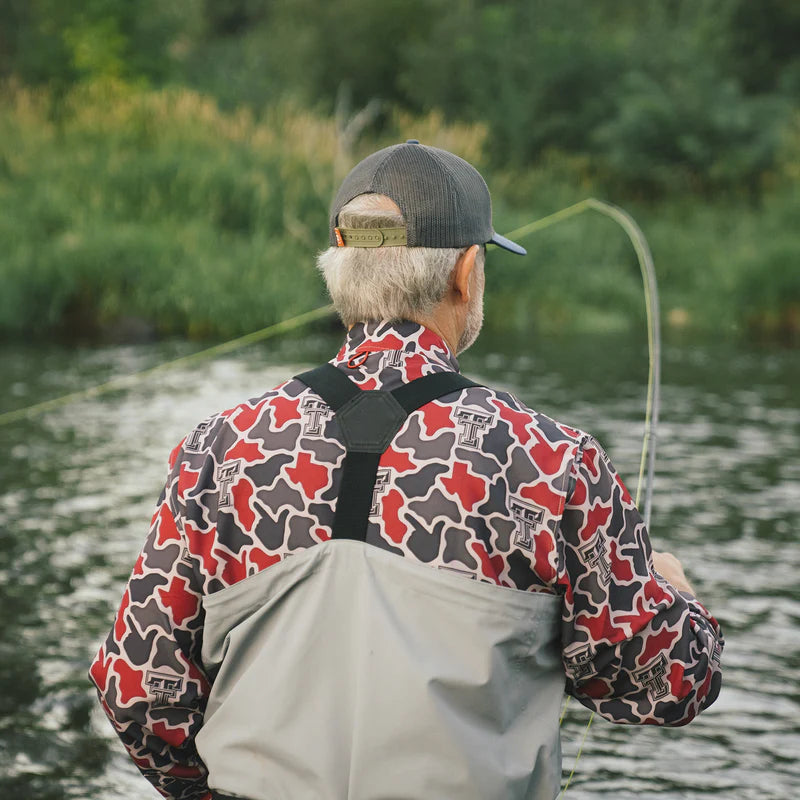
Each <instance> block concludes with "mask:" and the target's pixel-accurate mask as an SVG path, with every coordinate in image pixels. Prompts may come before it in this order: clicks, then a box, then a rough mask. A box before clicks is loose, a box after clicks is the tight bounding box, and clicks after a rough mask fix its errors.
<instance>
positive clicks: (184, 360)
mask: <svg viewBox="0 0 800 800" xmlns="http://www.w3.org/2000/svg"><path fill="white" fill-rule="evenodd" d="M333 311H334V309H333V306H332V305H326V306H320V307H319V308H315V309H312V310H311V311H306V312H305V313H303V314H298V315H297V316H295V317H290V318H289V319H285V320H282V321H281V322H276V323H275V324H274V325H268V326H267V327H266V328H261V329H260V330H257V331H253V332H252V333H247V334H245V335H244V336H239V337H238V338H236V339H230V340H229V341H227V342H222V343H221V344H217V345H214V346H213V347H208V348H206V349H205V350H198V351H197V352H196V353H191V354H190V355H188V356H181V357H180V358H175V359H173V360H172V361H165V362H163V363H161V364H157V365H156V366H155V367H150V368H149V369H145V370H142V371H141V372H132V373H131V374H129V375H121V376H120V377H118V378H112V379H111V380H110V381H106V382H105V383H101V384H99V385H98V386H90V387H89V388H88V389H81V390H80V391H77V392H72V393H70V394H65V395H62V396H61V397H54V398H53V399H52V400H44V401H43V402H41V403H36V404H35V405H32V406H27V407H26V408H18V409H16V410H14V411H6V412H5V413H4V414H0V426H2V425H8V424H9V423H11V422H17V421H18V420H21V419H25V418H26V417H32V416H35V415H36V414H40V413H42V412H43V411H52V410H53V409H55V408H60V407H61V406H66V405H69V404H70V403H75V402H77V401H78V400H88V399H90V398H92V397H98V396H99V395H102V394H107V393H108V392H113V391H116V390H117V389H125V388H127V387H129V386H132V385H134V384H136V383H138V382H139V381H140V380H143V379H144V378H149V377H150V376H151V375H154V374H155V373H157V372H162V371H163V370H167V369H172V368H173V367H183V366H186V365H187V364H194V363H195V362H198V361H203V360H205V359H207V358H215V357H216V356H221V355H223V354H224V353H232V352H233V351H234V350H238V349H239V348H241V347H245V346H246V345H248V344H253V343H254V342H262V341H264V340H265V339H271V338H272V337H273V336H278V334H281V333H288V332H289V331H293V330H296V329H297V328H301V327H303V326H304V325H307V324H308V323H309V322H313V321H314V320H317V319H321V318H322V317H327V316H329V315H330V314H332V313H333Z"/></svg>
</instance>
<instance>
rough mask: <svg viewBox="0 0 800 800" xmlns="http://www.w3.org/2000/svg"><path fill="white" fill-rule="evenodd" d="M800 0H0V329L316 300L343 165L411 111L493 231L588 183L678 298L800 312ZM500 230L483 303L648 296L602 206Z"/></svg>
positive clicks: (501, 305) (671, 309)
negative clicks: (507, 241)
mask: <svg viewBox="0 0 800 800" xmlns="http://www.w3.org/2000/svg"><path fill="white" fill-rule="evenodd" d="M798 41H800V4H798V3H797V2H796V0H762V2H759V3H752V2H747V0H662V2H659V3H635V2H619V1H618V0H595V2H592V3H587V2H582V1H581V0H506V2H502V3H501V2H487V1H486V0H447V2H445V0H383V1H382V2H380V3H376V2H371V1H369V0H327V2H324V3H323V2H321V0H181V2H177V3H161V2H156V0H140V2H137V3H130V2H127V0H0V81H2V84H0V279H2V285H3V291H2V293H0V335H3V336H5V337H14V336H21V335H24V336H30V335H40V336H49V337H53V336H57V335H63V334H71V335H74V334H79V335H88V336H97V335H101V336H102V335H106V336H107V335H121V334H124V333H125V331H129V332H130V331H133V333H134V334H135V335H165V334H188V335H189V336H193V337H219V336H229V335H234V334H237V333H241V332H246V331H249V330H252V329H254V328H258V327H261V326H263V325H266V324H269V323H270V322H273V321H275V320H276V319H279V318H282V317H285V316H288V315H290V314H292V313H296V312H300V311H303V310H306V309H308V308H310V307H312V306H314V305H315V304H319V303H321V302H323V300H324V290H323V287H322V284H321V281H320V280H319V278H317V276H316V274H315V270H314V266H313V255H314V253H315V252H316V251H318V250H319V249H320V248H322V247H325V246H326V243H327V224H326V217H327V207H328V203H329V200H330V197H331V195H332V192H333V190H334V188H335V186H336V183H337V181H338V180H340V179H341V177H342V176H343V174H344V173H345V172H346V171H347V169H348V168H349V167H350V166H351V165H352V164H353V163H355V161H356V160H358V158H360V157H361V156H363V155H365V154H367V153H368V152H370V151H372V150H373V149H375V148H376V147H379V146H383V145H385V144H389V143H392V142H394V141H398V140H403V139H405V138H408V137H416V138H419V139H420V140H421V141H423V142H424V143H428V144H434V145H438V146H442V147H446V148H448V149H451V150H453V151H455V152H457V153H459V154H460V155H462V156H464V157H465V158H467V159H469V160H471V161H472V162H473V163H475V164H476V165H477V166H478V167H479V168H480V169H481V170H482V171H483V172H484V174H485V176H486V177H487V180H488V182H489V184H490V187H491V188H492V191H493V197H494V201H495V217H496V220H495V225H496V227H497V229H498V230H499V231H501V232H507V231H509V230H511V229H512V228H513V227H515V226H517V225H520V224H524V223H526V222H528V221H530V220H531V219H534V218H536V217H540V216H544V215H545V214H548V213H550V212H553V211H555V210H557V209H559V208H562V207H564V206H567V205H570V204H571V203H574V202H576V201H578V200H580V199H582V198H584V197H586V196H589V195H595V196H599V197H602V198H603V199H607V200H610V201H612V202H615V203H616V204H618V205H621V206H623V207H625V208H626V209H627V210H628V211H630V212H631V213H632V214H633V215H634V216H635V217H636V219H637V221H638V222H639V224H640V225H641V227H642V228H643V229H644V231H645V234H646V235H647V237H648V239H649V241H650V244H651V247H652V250H653V253H654V257H655V263H656V268H657V271H658V274H659V280H660V287H661V292H662V305H663V307H664V311H665V318H666V320H667V321H668V322H669V323H670V324H671V325H672V326H674V327H688V328H691V329H696V330H699V331H704V330H705V331H710V332H713V333H715V334H718V333H719V332H724V333H731V332H733V333H736V332H740V333H747V334H749V335H753V336H758V337H766V338H769V339H771V340H774V339H781V340H789V341H794V342H796V341H798V338H800V268H798V264H799V263H800V237H798V236H797V227H798V219H800V188H799V185H800V111H798V98H799V97H800V49H798V47H797V42H798ZM526 245H527V246H528V249H529V252H530V255H529V257H528V258H527V259H514V258H509V257H506V256H504V255H503V254H493V255H492V257H491V262H493V263H496V264H497V271H496V275H495V277H494V280H491V281H490V288H489V295H488V298H487V302H488V314H487V324H488V325H489V327H490V328H493V329H494V330H495V331H497V332H503V331H504V330H508V331H511V330H517V331H520V330H531V329H533V330H540V331H558V330H562V329H565V328H578V329H583V328H585V329H590V330H597V329H619V328H624V327H626V326H628V325H631V324H637V323H638V322H639V321H640V319H641V316H642V314H643V311H642V301H641V289H640V279H639V274H638V266H637V264H636V260H635V257H634V255H633V252H632V250H631V248H630V245H629V243H628V241H627V239H626V238H625V236H624V234H623V233H622V231H620V230H618V229H616V228H615V226H614V224H613V223H611V222H610V221H608V220H605V219H600V218H598V219H594V218H592V217H591V216H590V215H584V216H582V217H579V218H576V219H574V220H571V221H570V222H567V223H564V224H562V225H559V226H557V227H555V228H551V229H549V230H548V231H546V232H544V233H541V234H537V235H536V236H535V237H533V238H530V239H528V240H527V241H526Z"/></svg>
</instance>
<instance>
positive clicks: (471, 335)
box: [456, 292, 483, 356]
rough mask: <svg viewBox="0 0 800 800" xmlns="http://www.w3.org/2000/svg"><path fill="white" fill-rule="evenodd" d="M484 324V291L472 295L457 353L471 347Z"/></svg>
mask: <svg viewBox="0 0 800 800" xmlns="http://www.w3.org/2000/svg"><path fill="white" fill-rule="evenodd" d="M482 326H483V292H480V296H479V295H478V294H477V293H476V294H474V295H473V296H472V299H471V301H470V304H469V305H468V306H467V317H466V319H465V320H464V330H463V331H462V333H461V336H460V337H459V339H458V346H457V347H456V355H457V356H460V355H461V354H462V353H463V352H464V351H465V350H466V349H467V348H468V347H471V346H472V345H473V344H474V343H475V340H476V339H477V338H478V334H479V333H480V332H481V327H482Z"/></svg>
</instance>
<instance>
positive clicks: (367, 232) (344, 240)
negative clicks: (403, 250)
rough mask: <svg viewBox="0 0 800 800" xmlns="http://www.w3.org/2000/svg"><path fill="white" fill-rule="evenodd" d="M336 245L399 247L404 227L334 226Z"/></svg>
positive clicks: (401, 244)
mask: <svg viewBox="0 0 800 800" xmlns="http://www.w3.org/2000/svg"><path fill="white" fill-rule="evenodd" d="M333 233H334V235H335V236H336V245H337V247H401V246H403V245H405V244H406V229H405V228H334V229H333Z"/></svg>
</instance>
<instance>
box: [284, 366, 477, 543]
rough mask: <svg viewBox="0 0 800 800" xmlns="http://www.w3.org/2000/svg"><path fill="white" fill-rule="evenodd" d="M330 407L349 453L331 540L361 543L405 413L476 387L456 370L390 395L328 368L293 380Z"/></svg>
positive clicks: (325, 367)
mask: <svg viewBox="0 0 800 800" xmlns="http://www.w3.org/2000/svg"><path fill="white" fill-rule="evenodd" d="M297 379H298V380H300V381H302V382H303V383H304V384H306V386H308V387H309V388H310V389H312V390H313V391H314V392H315V393H316V394H318V395H319V396H320V397H321V398H322V399H323V400H324V401H325V403H326V404H327V405H328V406H330V407H331V408H332V409H333V411H334V414H335V416H336V421H337V422H338V423H339V428H340V430H341V434H342V439H343V441H344V445H345V448H346V450H347V452H346V455H345V459H344V465H343V467H344V472H343V474H342V485H341V487H340V489H339V497H338V499H337V501H336V513H335V516H334V521H333V532H332V537H333V538H334V539H357V540H359V541H362V542H363V541H365V540H366V538H367V527H368V525H369V518H370V511H371V510H372V503H373V495H374V491H375V482H376V479H377V475H378V465H379V464H380V460H381V455H382V454H383V452H384V451H385V450H386V449H387V448H388V447H389V445H390V444H391V441H392V439H394V437H395V435H396V434H397V432H398V431H399V430H400V428H401V427H402V426H403V423H404V422H405V421H406V418H407V417H408V415H409V414H412V413H413V412H414V411H416V410H417V409H419V408H421V407H422V406H424V405H425V404H426V403H429V402H431V400H436V399H437V398H439V397H442V396H444V395H446V394H450V393H452V392H457V391H459V390H461V389H466V388H468V387H470V386H479V385H480V384H477V383H474V382H473V381H471V380H469V379H468V378H465V377H464V376H463V375H459V374H458V373H456V372H436V373H433V374H432V375H425V376H424V377H422V378H417V379H416V380H414V381H411V382H410V383H406V384H403V386H400V387H399V388H397V389H395V390H394V391H391V392H383V391H374V390H362V389H360V388H359V387H358V385H357V384H356V383H354V382H353V381H351V380H350V378H348V377H347V375H345V374H344V373H343V372H342V371H341V370H340V369H337V368H336V367H334V366H333V365H332V364H323V365H322V366H321V367H317V368H316V369H312V370H309V371H308V372H304V373H302V374H301V375H298V376H297Z"/></svg>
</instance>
